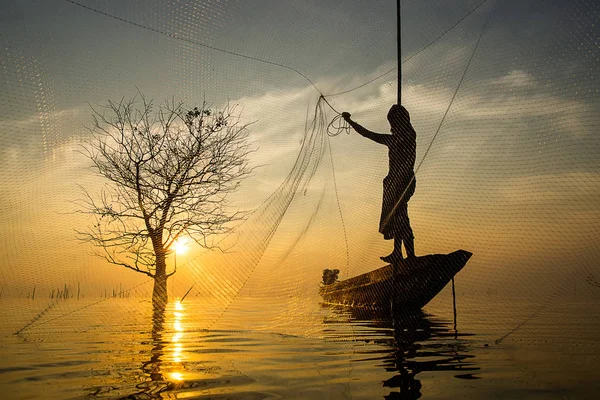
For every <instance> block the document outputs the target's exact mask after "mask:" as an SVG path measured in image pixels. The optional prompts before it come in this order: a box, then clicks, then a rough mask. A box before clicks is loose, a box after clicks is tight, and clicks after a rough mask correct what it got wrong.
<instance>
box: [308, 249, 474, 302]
mask: <svg viewBox="0 0 600 400" xmlns="http://www.w3.org/2000/svg"><path fill="white" fill-rule="evenodd" d="M471 255H472V253H469V252H468V251H465V250H458V251H455V252H453V253H450V254H430V255H426V256H422V257H416V258H412V259H405V260H401V261H399V262H398V263H395V264H390V265H386V266H384V267H382V268H379V269H376V270H374V271H371V272H367V273H365V274H362V275H358V276H355V277H353V278H349V279H346V280H342V281H337V282H333V283H329V284H323V285H322V286H321V288H320V294H321V296H322V297H323V300H324V301H325V302H327V303H333V304H344V305H350V306H354V307H370V308H377V309H387V308H391V307H393V308H395V309H403V310H419V309H421V308H423V307H424V306H425V305H426V304H427V303H429V302H430V301H431V299H433V298H434V297H435V296H436V295H437V294H438V293H439V292H440V291H441V290H442V289H443V288H444V287H445V286H446V285H447V284H448V282H450V281H451V280H452V278H454V276H455V275H456V274H457V273H458V272H459V271H460V270H461V269H462V268H463V267H464V266H465V265H466V263H467V261H468V260H469V258H471ZM326 271H327V270H326ZM330 281H331V280H329V282H330ZM325 283H328V282H325Z"/></svg>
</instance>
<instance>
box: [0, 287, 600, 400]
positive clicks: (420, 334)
mask: <svg viewBox="0 0 600 400" xmlns="http://www.w3.org/2000/svg"><path fill="white" fill-rule="evenodd" d="M445 293H446V295H444V293H443V294H442V295H441V296H440V297H438V298H437V299H435V300H434V301H433V302H432V303H431V304H430V305H429V306H428V307H426V309H425V310H424V311H423V312H422V313H417V314H416V315H411V316H402V317H396V318H391V317H390V316H389V315H377V314H374V313H369V312H364V311H363V312H361V311H356V310H349V309H343V308H339V307H329V306H324V305H322V304H318V303H314V302H312V300H310V299H309V300H308V301H306V302H302V301H300V302H296V306H295V308H293V309H290V308H289V305H288V306H287V308H286V307H282V306H281V305H279V306H278V305H277V304H276V303H274V302H265V303H264V304H263V303H260V302H259V303H256V301H254V303H255V307H251V305H250V304H249V303H244V302H243V301H242V302H240V303H239V304H237V305H236V306H232V307H231V308H230V309H229V310H228V311H227V312H226V313H225V314H224V315H223V316H222V317H221V318H219V319H218V322H217V323H216V324H215V323H213V321H214V320H215V319H216V318H215V315H211V314H207V313H205V312H204V313H203V312H202V310H203V308H202V300H201V299H198V298H193V297H190V298H187V299H186V300H185V301H184V302H183V303H178V302H171V303H169V306H168V308H167V310H166V312H165V314H164V317H163V318H155V319H154V320H153V317H152V312H151V307H150V305H149V303H148V302H147V301H144V300H142V299H109V300H106V301H103V302H101V303H99V304H96V305H93V306H90V307H88V308H84V309H82V310H79V311H76V312H73V310H76V309H78V308H81V306H82V305H84V304H86V303H84V302H83V300H82V301H79V302H78V301H76V300H66V301H63V302H62V303H61V304H58V305H56V306H54V307H52V308H51V309H50V310H49V311H47V313H46V314H45V315H44V316H42V317H41V318H39V319H38V320H36V323H34V324H32V325H31V327H30V328H28V329H26V330H24V331H23V332H22V333H21V334H19V335H14V334H12V333H13V332H14V331H16V330H18V329H19V328H20V327H22V326H23V325H25V324H26V323H27V322H28V321H31V320H32V319H35V316H36V314H37V313H38V312H39V311H40V310H41V309H43V308H44V307H43V305H44V304H47V303H48V301H49V300H35V301H32V300H26V301H25V300H20V301H18V302H17V301H16V300H8V299H2V300H0V301H1V303H2V304H3V312H2V315H1V316H2V321H3V324H2V328H1V333H2V340H1V342H0V343H1V345H0V350H1V354H2V357H1V359H0V389H1V391H2V392H1V393H2V398H6V399H34V398H50V399H59V398H60V399H83V398H108V399H113V398H127V399H161V398H164V399H175V398H182V399H183V398H185V399H251V400H252V399H277V398H285V399H377V398H379V399H381V398H385V399H416V398H426V399H446V398H497V399H512V398H528V399H538V398H539V399H541V398H544V399H547V398H556V399H562V398H593V397H595V396H594V394H595V393H596V392H597V391H598V390H599V389H600V383H599V382H600V379H598V378H600V375H599V373H598V371H597V366H598V361H599V358H598V357H599V355H600V351H599V349H598V346H597V340H598V338H599V337H598V334H599V332H600V312H599V311H598V307H597V306H596V303H595V302H589V301H578V302H573V301H571V302H567V301H554V302H553V303H552V304H550V306H548V305H546V306H544V305H543V304H542V307H541V308H540V304H535V306H537V307H538V308H537V310H536V308H535V307H534V305H528V304H522V303H520V302H515V304H514V306H515V307H513V308H511V307H509V304H501V303H498V302H496V301H492V300H490V299H487V300H488V301H479V302H477V301H475V300H476V299H466V298H461V297H460V296H459V299H458V300H459V303H458V310H459V314H458V321H457V323H458V325H457V327H456V328H457V329H456V330H455V327H454V322H453V313H452V305H451V303H448V296H447V292H445ZM480 300H482V299H480ZM88 303H90V304H91V301H88ZM500 305H502V307H500ZM17 310H18V312H16V311H17ZM290 310H291V311H290ZM532 314H535V315H534V317H533V318H531V319H530V320H527V318H528V317H531V315H532ZM56 317H59V318H56ZM53 318H56V319H53ZM525 320H527V322H526V323H524V324H523V325H522V326H520V327H519V328H518V329H517V330H515V331H514V332H512V333H510V334H509V335H508V336H506V337H505V338H504V339H502V337H503V336H505V335H506V334H507V333H509V332H510V331H511V330H513V329H514V328H515V327H516V326H518V325H519V324H520V323H522V322H523V321H525ZM44 321H47V322H44ZM208 326H210V329H207V327H208ZM499 339H500V340H499ZM498 340H499V341H498ZM497 341H498V343H496V342H497Z"/></svg>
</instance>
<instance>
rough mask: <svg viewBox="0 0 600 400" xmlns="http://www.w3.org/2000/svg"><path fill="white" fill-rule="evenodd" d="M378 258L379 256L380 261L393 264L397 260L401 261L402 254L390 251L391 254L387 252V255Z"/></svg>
mask: <svg viewBox="0 0 600 400" xmlns="http://www.w3.org/2000/svg"><path fill="white" fill-rule="evenodd" d="M379 258H381V260H382V261H385V262H388V263H391V264H394V263H396V262H398V261H402V254H398V253H395V252H392V254H389V255H387V256H381V257H379Z"/></svg>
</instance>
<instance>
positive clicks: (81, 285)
mask: <svg viewBox="0 0 600 400" xmlns="http://www.w3.org/2000/svg"><path fill="white" fill-rule="evenodd" d="M32 3H35V7H30V6H28V5H27V4H26V2H9V3H8V5H7V6H6V7H5V8H6V11H7V12H6V13H4V15H5V16H4V17H2V18H3V19H5V20H6V21H5V22H7V23H6V25H5V28H3V30H4V31H5V33H6V34H3V35H2V37H1V38H0V41H1V42H2V57H1V60H0V63H1V66H2V73H1V74H2V83H1V86H2V93H3V96H2V99H1V100H0V102H1V105H2V106H1V107H0V118H1V119H2V128H0V135H1V136H0V141H1V143H2V147H1V149H0V154H1V157H0V167H1V171H2V179H1V180H0V207H1V210H2V221H1V222H0V232H1V234H0V237H1V238H2V239H1V240H2V249H3V251H2V259H1V261H0V266H1V268H0V280H1V282H0V291H1V297H2V299H3V300H4V299H8V298H17V299H23V301H25V299H28V301H31V302H32V303H31V304H34V306H27V307H25V306H23V304H22V303H21V302H18V303H10V304H11V305H10V306H9V307H12V308H11V309H10V310H9V311H10V312H9V313H7V318H9V319H10V320H9V321H8V324H7V326H8V328H7V331H8V330H10V331H11V333H15V332H16V333H19V334H20V335H21V336H24V337H29V338H30V339H31V337H33V336H35V335H36V334H37V335H44V334H47V335H57V334H58V333H57V330H56V329H58V327H61V326H62V327H65V326H66V327H68V328H70V329H73V330H78V329H83V327H82V326H80V325H79V323H78V318H77V315H78V314H80V313H85V312H86V311H85V310H89V309H90V308H93V307H96V306H97V305H98V304H100V303H104V302H106V301H107V299H110V298H115V297H117V298H121V299H122V300H123V301H122V302H120V303H119V305H118V307H121V308H123V309H124V310H131V313H134V311H135V309H136V307H138V303H139V302H140V301H143V300H144V299H145V300H148V299H149V298H150V294H151V290H152V282H151V280H147V278H145V277H143V276H141V275H139V274H136V273H134V272H130V271H126V270H124V269H122V268H119V267H117V266H111V265H108V264H107V263H106V262H104V261H102V260H101V259H98V258H95V257H93V256H92V255H91V254H90V253H91V252H90V249H89V247H86V245H83V244H80V243H77V241H76V238H75V234H74V229H77V228H79V227H81V226H85V225H86V224H87V223H88V222H89V221H87V220H86V219H85V218H84V217H83V216H81V215H78V214H76V213H74V210H75V207H74V205H73V201H74V200H76V199H77V198H79V197H80V196H81V193H80V192H79V189H78V185H81V186H83V187H85V188H86V189H87V190H88V191H89V192H90V193H94V192H98V191H99V189H100V188H101V187H102V185H103V184H104V182H103V181H102V179H100V178H99V177H98V176H95V175H94V174H93V173H92V171H91V170H90V168H89V166H90V165H89V160H87V159H86V158H85V157H83V156H82V154H81V153H80V152H78V151H77V149H78V148H80V146H82V145H83V146H85V145H86V143H88V141H89V139H90V137H89V132H88V131H87V130H86V129H85V128H84V126H85V125H89V124H90V121H91V117H90V109H89V107H88V105H87V104H86V103H89V104H92V105H94V104H105V103H106V101H107V100H108V99H120V98H121V97H123V96H131V95H133V94H135V93H136V90H140V91H141V92H143V93H144V94H145V95H146V97H148V98H154V99H157V100H159V101H160V100H163V99H170V98H176V99H177V100H181V101H184V102H185V103H187V104H200V103H202V102H204V101H207V102H208V103H209V104H211V105H213V106H214V107H215V108H220V107H222V106H223V105H224V104H227V103H229V104H236V105H239V110H240V112H241V113H240V118H241V119H242V120H243V121H246V122H252V124H251V125H250V127H249V129H250V132H251V133H250V139H251V143H252V145H254V146H255V148H256V151H255V152H254V153H253V154H252V155H251V165H252V166H254V167H257V168H256V170H255V173H254V174H253V175H252V176H251V177H249V178H248V179H247V180H245V181H244V182H242V184H241V187H240V189H239V190H238V191H237V192H235V193H234V194H233V195H232V196H231V198H230V204H232V205H233V206H234V207H238V208H240V209H246V210H253V212H252V213H251V214H250V216H249V218H248V219H247V220H245V221H244V222H243V223H241V224H239V225H237V226H236V227H235V229H234V231H233V232H232V233H231V234H229V235H227V236H224V237H220V238H218V240H219V243H220V247H221V248H223V249H227V251H225V252H221V251H213V250H206V249H201V248H199V247H197V246H196V247H194V246H190V248H189V249H188V250H187V252H186V253H182V254H180V255H177V256H176V257H177V260H176V261H175V259H174V258H173V259H171V258H169V259H168V260H167V263H168V266H169V268H171V266H173V267H174V263H175V262H177V264H178V265H177V273H176V274H175V275H173V276H172V277H171V278H170V279H169V282H168V290H169V295H170V297H171V298H177V297H179V298H181V297H183V296H184V295H187V296H191V297H196V298H198V299H202V301H203V309H202V310H198V313H201V314H202V315H203V317H202V324H201V326H203V327H204V328H216V327H219V326H230V325H232V324H234V323H235V322H234V319H235V318H236V315H238V313H239V312H252V310H263V311H264V310H267V311H264V312H265V313H266V316H265V315H262V316H261V317H260V318H257V320H256V326H253V327H252V328H253V329H264V330H268V331H277V332H285V333H294V334H301V335H313V334H314V335H319V334H320V332H321V329H322V328H321V324H322V319H323V317H322V315H319V314H318V313H317V314H315V313H314V307H313V306H312V304H314V303H318V302H319V299H320V298H319V293H318V288H319V282H320V280H321V273H322V270H323V269H324V268H337V269H339V270H340V271H341V272H340V277H341V278H347V277H352V276H356V275H359V274H361V273H365V272H367V271H370V270H373V269H375V268H378V267H380V266H381V265H382V263H381V261H380V260H379V257H380V256H381V255H384V254H387V253H389V251H390V250H391V247H390V243H389V242H386V241H384V240H382V237H381V235H380V234H379V233H378V232H377V222H378V220H379V212H380V204H381V196H382V194H381V180H382V178H383V177H384V176H385V174H386V169H387V156H386V151H385V148H383V147H382V146H379V145H377V144H374V143H371V142H368V141H366V140H365V139H363V138H361V137H359V136H358V135H356V134H355V133H351V134H350V135H347V134H346V133H342V134H336V133H340V132H338V131H336V129H337V128H341V127H343V126H344V125H336V124H340V123H341V120H340V119H339V117H338V115H339V113H340V112H342V111H350V112H351V113H352V118H353V119H355V120H356V121H360V123H361V124H362V125H364V126H367V127H369V129H372V130H373V131H376V132H388V131H389V126H388V124H387V121H386V119H385V115H386V113H387V110H388V108H389V106H390V105H391V104H394V103H395V102H396V101H395V99H396V94H397V89H398V87H397V70H396V68H395V65H396V61H395V60H396V55H395V49H396V44H395V38H396V35H395V21H394V19H393V17H394V16H395V4H392V3H393V2H389V1H377V2H369V5H368V6H366V5H365V4H362V3H361V2H344V1H340V2H336V4H335V5H332V4H330V2H313V3H314V4H311V6H310V7H305V6H302V5H300V4H299V3H298V2H294V1H283V2H258V3H256V4H255V3H253V2H237V1H205V2H201V3H198V2H192V1H182V0H177V1H175V0H170V1H156V2H154V1H152V2H148V1H144V2H142V1H130V2H126V3H122V2H120V1H94V0H86V1H80V2H75V1H57V2H53V3H52V4H49V3H45V2H44V3H38V2H32ZM402 7H403V8H402V10H403V16H404V17H403V18H404V20H403V26H402V38H403V47H402V60H403V62H402V101H403V104H404V105H405V106H406V107H407V108H408V109H409V111H410V114H411V122H412V124H413V126H414V128H415V130H416V132H417V166H418V168H417V175H416V176H417V179H418V187H417V190H416V192H415V194H414V196H413V198H412V199H411V202H410V206H409V213H410V217H411V221H412V223H413V229H414V231H415V237H416V251H417V254H418V255H419V254H430V253H449V252H452V251H454V250H457V249H459V248H462V249H466V250H469V251H471V252H473V254H474V256H473V258H472V259H471V261H470V262H469V264H468V267H467V268H466V269H465V270H464V271H463V272H461V274H460V275H459V287H460V292H462V294H463V295H464V296H465V297H467V298H468V297H469V296H471V297H473V296H475V297H477V296H480V298H481V297H482V296H483V298H485V299H488V300H489V299H493V301H494V302H497V304H502V307H501V308H502V311H501V312H500V311H499V312H498V315H497V318H498V319H499V320H500V321H502V320H503V318H504V319H506V323H504V327H505V329H504V330H503V332H500V333H499V335H498V337H497V339H498V340H500V341H501V340H503V338H504V337H506V335H508V334H510V333H511V332H513V330H514V329H517V328H519V327H520V326H521V325H519V324H520V323H521V322H523V321H528V318H535V316H536V315H537V313H538V312H539V310H542V309H544V308H545V307H552V306H553V304H555V303H556V302H557V301H558V300H557V298H558V297H559V296H558V295H559V294H562V295H564V294H565V293H567V294H570V293H571V292H573V293H575V292H576V288H580V291H581V290H583V291H584V292H585V293H592V292H593V291H594V290H597V285H595V283H594V282H596V283H597V279H598V276H599V275H598V274H599V273H600V272H598V270H597V266H598V259H599V251H600V249H599V247H598V241H597V234H598V227H599V226H600V224H599V223H600V216H599V213H598V209H597V206H596V204H597V201H596V198H597V197H598V194H599V193H600V192H599V191H600V179H599V176H600V175H599V173H600V171H599V170H598V166H599V163H598V145H599V142H598V140H599V139H598V135H597V134H596V131H597V127H598V123H599V121H598V118H599V116H598V115H599V114H598V112H597V110H598V102H599V99H600V97H599V96H598V90H599V86H598V75H597V72H598V35H597V32H596V30H595V25H594V24H596V21H597V17H598V4H597V3H595V2H593V1H585V0H578V1H571V2H568V3H567V2H561V1H533V2H519V1H503V2H494V1H491V0H489V1H483V2H482V1H480V0H478V1H453V2H452V4H451V5H449V4H448V3H447V2H426V3H425V2H415V1H406V2H403V5H402ZM49 15H51V16H52V18H48V17H47V16H49ZM15 21H22V23H17V22H15ZM136 88H137V89H136ZM336 118H337V119H336ZM332 121H333V125H330V123H331V122H332ZM170 257H173V256H172V255H171V256H170ZM191 297H190V298H191ZM515 297H516V298H518V299H522V301H520V302H516V303H515V302H514V301H513V300H514V298H515ZM74 298H77V299H78V302H74V301H67V299H74ZM447 300H448V291H445V292H443V293H442V295H441V297H440V298H439V301H447ZM490 301H492V300H490ZM515 312H516V313H517V314H519V315H522V317H523V318H521V319H519V320H518V321H514V318H513V316H514V315H515ZM101 315H102V316H101V318H105V319H106V321H109V322H110V320H111V315H110V313H104V314H101ZM51 327H52V328H51Z"/></svg>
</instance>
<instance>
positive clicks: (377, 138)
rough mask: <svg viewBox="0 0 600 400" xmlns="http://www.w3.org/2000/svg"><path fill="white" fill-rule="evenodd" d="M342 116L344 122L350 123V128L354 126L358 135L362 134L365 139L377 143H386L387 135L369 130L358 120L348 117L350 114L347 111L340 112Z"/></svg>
mask: <svg viewBox="0 0 600 400" xmlns="http://www.w3.org/2000/svg"><path fill="white" fill-rule="evenodd" d="M342 118H344V120H345V121H346V122H348V123H349V124H350V126H351V127H352V128H354V130H355V131H356V133H358V134H359V135H361V136H364V137H366V138H367V139H371V140H372V141H374V142H377V143H381V144H387V142H388V139H389V135H382V134H381V133H375V132H371V131H370V130H368V129H367V128H365V127H364V126H362V125H361V124H359V123H358V122H355V121H353V120H352V119H350V114H349V113H347V112H343V113H342Z"/></svg>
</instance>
